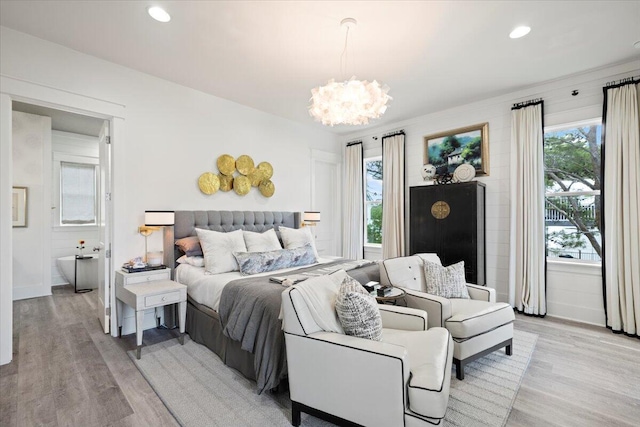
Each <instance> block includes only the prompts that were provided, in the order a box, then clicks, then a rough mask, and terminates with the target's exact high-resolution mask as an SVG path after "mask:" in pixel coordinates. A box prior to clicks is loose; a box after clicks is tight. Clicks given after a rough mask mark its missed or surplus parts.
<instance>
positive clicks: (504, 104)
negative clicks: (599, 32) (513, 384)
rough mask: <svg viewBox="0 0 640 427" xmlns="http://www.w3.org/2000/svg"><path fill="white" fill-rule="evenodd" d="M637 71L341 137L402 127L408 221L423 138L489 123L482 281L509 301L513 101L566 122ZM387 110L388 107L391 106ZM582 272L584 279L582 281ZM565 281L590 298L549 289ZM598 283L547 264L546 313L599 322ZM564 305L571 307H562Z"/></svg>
mask: <svg viewBox="0 0 640 427" xmlns="http://www.w3.org/2000/svg"><path fill="white" fill-rule="evenodd" d="M639 69H640V61H635V62H632V63H627V64H622V65H616V66H611V67H607V68H602V69H598V70H594V71H591V72H587V73H582V74H578V75H574V76H570V77H566V78H562V79H558V80H554V81H551V82H548V83H545V84H541V85H536V86H532V87H530V88H528V89H524V90H519V91H516V92H512V93H509V94H506V95H502V96H498V97H494V98H490V99H486V100H483V101H479V102H473V103H470V104H466V105H463V106H460V107H456V108H452V109H448V110H444V111H440V112H436V113H432V114H427V115H424V116H420V117H416V118H413V119H410V120H406V121H403V122H398V123H394V124H390V125H386V126H381V127H378V128H374V129H371V130H367V131H364V132H354V133H351V134H349V135H347V136H345V137H343V138H342V142H343V143H346V142H348V141H353V140H358V139H362V140H363V142H364V144H365V145H364V146H365V148H367V147H372V146H374V145H378V146H379V144H381V141H382V138H379V139H378V140H377V141H374V140H373V138H372V137H373V136H377V137H381V136H382V134H384V133H386V132H390V131H393V130H398V129H404V130H405V132H406V163H405V168H406V169H405V173H406V182H407V192H406V203H407V206H406V211H407V224H408V223H409V221H408V218H409V214H410V213H409V192H408V188H409V187H410V186H416V185H425V183H424V181H423V179H422V176H421V175H420V169H421V167H422V164H423V150H424V147H423V137H424V136H426V135H430V134H434V133H438V132H441V131H446V130H450V129H455V128H458V127H463V126H469V125H473V124H478V123H483V122H488V123H489V154H490V162H489V163H490V174H489V175H488V176H484V177H478V178H477V179H478V180H479V181H481V182H483V183H485V184H486V186H487V195H486V197H487V210H486V231H487V236H486V249H487V272H486V273H487V284H488V285H489V286H491V287H493V288H495V289H496V291H497V294H498V298H499V299H500V300H502V301H508V287H509V286H508V279H509V270H508V265H509V203H510V194H509V185H510V184H509V173H510V132H511V106H512V104H513V103H516V102H521V101H525V100H529V99H532V98H540V97H541V98H543V99H544V110H545V111H544V112H545V125H552V124H557V123H566V122H571V121H576V120H579V119H581V118H582V119H586V118H593V117H600V116H601V114H602V102H603V95H602V87H603V86H604V85H605V84H606V83H607V82H609V81H612V80H618V79H620V78H624V77H629V76H632V75H635V74H637V73H638V70H639ZM392 89H393V88H392ZM574 89H575V90H578V91H579V95H577V96H572V95H571V92H572V90H574ZM389 108H393V105H391V106H390V107H389ZM408 232H410V231H408ZM407 242H408V239H407ZM586 276H588V277H589V279H585V277H586ZM567 279H570V280H572V281H574V283H576V284H577V283H584V282H585V281H586V282H588V283H590V284H591V285H590V286H591V287H590V290H589V291H588V293H590V294H591V295H592V297H591V298H589V297H583V296H580V297H579V298H573V296H572V295H573V292H566V291H560V289H558V288H555V289H549V288H551V287H553V286H559V285H558V283H561V282H562V281H564V280H567ZM601 283H602V281H601V277H600V270H599V269H598V268H585V269H584V272H580V273H579V274H578V273H576V270H575V268H574V267H569V266H567V267H565V266H563V265H562V264H560V265H555V266H554V268H550V269H549V271H548V289H549V292H548V298H547V300H548V314H549V315H555V316H562V317H566V318H571V319H574V320H579V321H583V322H589V323H594V324H599V325H604V311H603V308H602V298H601V294H600V299H598V298H597V297H596V292H595V290H594V289H595V288H597V287H598V286H600V287H601ZM576 293H579V292H576ZM569 306H572V307H573V308H572V309H571V310H567V307H569Z"/></svg>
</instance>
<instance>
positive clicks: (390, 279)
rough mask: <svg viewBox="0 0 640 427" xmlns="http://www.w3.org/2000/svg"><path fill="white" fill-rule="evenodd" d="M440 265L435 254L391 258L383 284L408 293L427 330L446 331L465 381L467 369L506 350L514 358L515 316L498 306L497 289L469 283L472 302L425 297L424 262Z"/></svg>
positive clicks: (386, 262)
mask: <svg viewBox="0 0 640 427" xmlns="http://www.w3.org/2000/svg"><path fill="white" fill-rule="evenodd" d="M425 259H426V260H428V261H431V262H435V263H438V264H441V263H440V258H438V256H437V255H436V254H416V255H413V256H408V257H399V258H391V259H387V260H384V261H383V262H382V263H381V264H380V281H381V282H382V284H391V285H394V286H399V287H401V288H403V289H404V290H405V291H406V293H407V294H406V297H405V300H406V302H407V306H408V307H412V308H417V309H421V310H424V311H426V312H427V313H428V319H429V321H428V326H429V328H433V327H444V328H446V329H447V330H449V332H450V333H451V336H452V337H453V342H454V350H453V362H454V364H455V365H456V377H457V378H458V379H459V380H462V379H464V366H465V365H466V364H468V363H469V362H472V361H473V360H475V359H478V358H480V357H483V356H485V355H487V354H489V353H492V352H494V351H496V350H498V349H500V348H502V347H505V351H506V353H507V355H509V356H510V355H511V354H512V346H513V342H512V340H513V321H514V320H515V315H514V313H513V309H512V307H511V306H510V305H509V304H507V303H497V302H496V293H495V289H492V288H488V287H485V286H477V285H474V284H471V283H467V290H468V291H469V296H470V299H460V298H451V299H447V298H442V297H439V296H436V295H432V294H428V293H426V282H425V275H424V268H423V260H425Z"/></svg>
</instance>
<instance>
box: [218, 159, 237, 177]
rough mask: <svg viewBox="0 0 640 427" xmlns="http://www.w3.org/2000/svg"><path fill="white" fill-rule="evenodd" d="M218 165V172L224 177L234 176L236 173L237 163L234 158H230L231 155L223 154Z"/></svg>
mask: <svg viewBox="0 0 640 427" xmlns="http://www.w3.org/2000/svg"><path fill="white" fill-rule="evenodd" d="M216 164H217V165H218V170H219V171H220V173H221V174H223V175H228V176H232V175H233V173H234V172H235V171H236V161H235V159H234V158H233V156H230V155H229V154H223V155H222V156H220V157H218V161H217V162H216Z"/></svg>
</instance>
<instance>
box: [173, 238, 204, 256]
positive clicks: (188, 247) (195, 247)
mask: <svg viewBox="0 0 640 427" xmlns="http://www.w3.org/2000/svg"><path fill="white" fill-rule="evenodd" d="M176 246H177V247H178V248H179V249H180V250H181V251H182V252H184V254H185V255H186V256H202V246H200V239H198V236H189V237H183V238H182V239H178V240H176Z"/></svg>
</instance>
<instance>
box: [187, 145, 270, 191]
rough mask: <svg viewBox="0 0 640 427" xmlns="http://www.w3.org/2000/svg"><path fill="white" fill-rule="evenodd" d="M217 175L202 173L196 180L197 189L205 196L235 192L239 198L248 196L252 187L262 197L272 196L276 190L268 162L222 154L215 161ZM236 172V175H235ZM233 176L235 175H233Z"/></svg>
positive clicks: (244, 155) (244, 156) (245, 156)
mask: <svg viewBox="0 0 640 427" xmlns="http://www.w3.org/2000/svg"><path fill="white" fill-rule="evenodd" d="M216 165H217V166H218V171H219V173H218V174H215V173H213V172H204V173H203V174H202V175H200V177H199V178H198V188H200V191H201V192H202V193H204V194H206V195H211V194H215V193H216V192H217V191H218V190H220V191H231V190H233V191H235V192H236V194H238V195H239V196H245V195H247V194H249V191H251V188H252V187H256V188H257V190H258V191H260V194H262V195H263V196H264V197H271V196H273V195H274V193H275V191H276V188H275V185H274V184H273V181H271V178H272V177H273V166H271V164H270V163H269V162H260V163H258V165H257V166H256V165H255V162H254V161H253V159H252V158H251V157H250V156H247V155H246V154H243V155H241V156H239V157H238V158H237V159H234V158H233V156H231V155H229V154H223V155H221V156H220V157H218V159H217V161H216ZM236 172H238V174H235V173H236ZM234 174H235V175H234Z"/></svg>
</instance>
